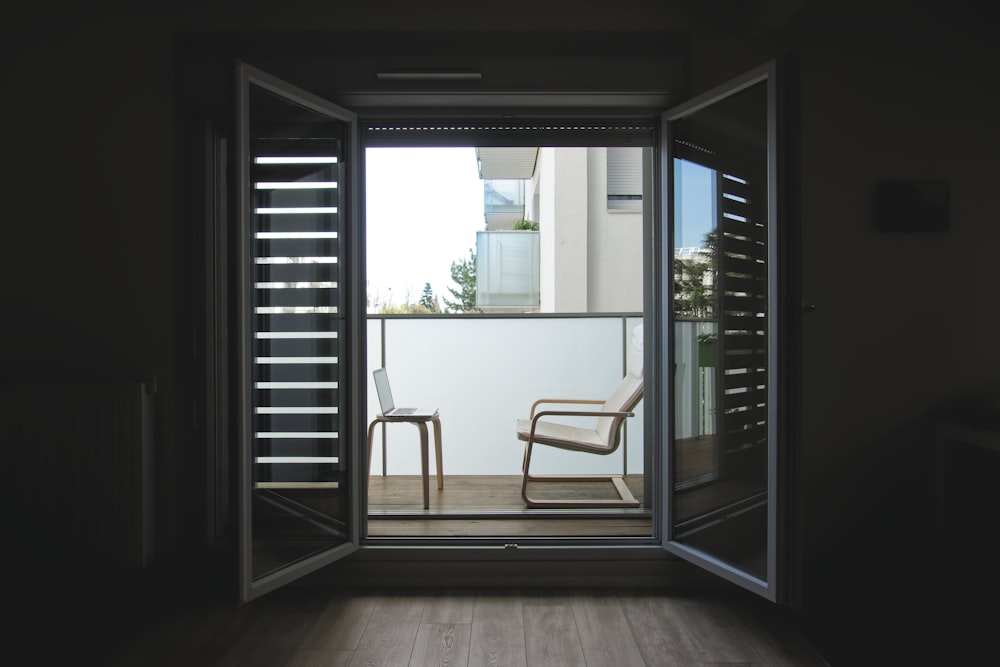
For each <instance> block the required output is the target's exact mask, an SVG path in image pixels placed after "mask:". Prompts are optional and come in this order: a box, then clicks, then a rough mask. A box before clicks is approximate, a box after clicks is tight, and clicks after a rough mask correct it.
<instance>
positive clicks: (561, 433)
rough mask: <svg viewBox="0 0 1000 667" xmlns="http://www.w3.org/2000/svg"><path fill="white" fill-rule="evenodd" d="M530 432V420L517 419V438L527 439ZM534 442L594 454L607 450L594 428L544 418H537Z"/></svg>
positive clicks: (605, 444)
mask: <svg viewBox="0 0 1000 667" xmlns="http://www.w3.org/2000/svg"><path fill="white" fill-rule="evenodd" d="M530 434H531V420H530V419H518V420H517V439H518V440H525V441H527V439H528V436H529V435H530ZM535 442H539V443H544V444H546V445H551V446H553V447H561V448H563V449H573V450H576V451H583V452H594V453H596V454H604V453H607V452H608V445H607V443H605V442H603V441H602V440H601V437H600V436H599V435H598V434H597V431H596V430H594V429H592V428H581V427H579V426H569V425H567V424H557V423H555V422H550V421H545V420H544V419H539V420H538V424H537V425H536V426H535Z"/></svg>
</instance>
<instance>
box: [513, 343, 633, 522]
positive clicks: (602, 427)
mask: <svg viewBox="0 0 1000 667" xmlns="http://www.w3.org/2000/svg"><path fill="white" fill-rule="evenodd" d="M626 356H627V364H626V366H627V372H626V374H625V377H623V378H622V379H621V381H620V382H619V383H618V385H617V386H616V387H615V388H614V390H613V391H612V392H611V394H610V395H609V396H608V397H607V398H601V399H586V398H540V399H538V400H537V401H535V402H534V403H533V404H532V405H531V411H530V412H529V415H528V418H527V419H518V420H517V439H518V440H520V441H523V442H524V443H525V445H524V462H523V464H522V470H523V473H524V474H523V475H522V478H521V498H523V499H524V503H525V505H527V506H528V507H539V508H571V507H638V506H639V501H638V500H636V499H635V496H633V495H632V492H631V491H630V490H629V488H628V486H627V485H626V483H625V479H624V477H623V476H622V475H532V474H531V472H530V467H531V454H532V451H533V450H534V448H535V446H536V445H543V446H547V447H557V448H559V449H566V450H571V451H576V452H587V453H590V454H599V455H603V456H606V455H608V454H611V453H612V452H614V451H616V450H617V449H618V446H619V445H620V444H621V440H622V429H623V427H624V425H625V420H626V419H628V418H629V417H633V416H635V413H633V412H632V410H634V409H635V406H636V405H638V403H639V401H640V400H641V399H642V388H643V379H642V325H641V324H640V325H639V326H637V327H635V328H634V329H633V330H632V334H631V337H630V341H629V347H628V351H627V355H626ZM543 405H564V406H565V405H595V406H599V407H597V408H594V409H589V410H584V409H545V410H539V409H538V408H539V407H540V406H543ZM548 417H560V418H562V417H590V418H595V417H596V421H595V423H594V426H593V428H588V427H583V426H571V425H568V424H565V423H558V422H555V421H552V420H550V419H546V418H548ZM564 421H565V420H564ZM529 482H538V483H545V482H563V483H565V482H588V483H589V482H604V483H608V482H610V483H611V484H613V485H614V488H615V491H616V492H617V497H616V498H613V499H594V498H585V499H584V498H581V499H554V500H546V499H539V498H532V497H531V496H529V495H528V483H529Z"/></svg>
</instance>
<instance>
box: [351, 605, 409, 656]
mask: <svg viewBox="0 0 1000 667" xmlns="http://www.w3.org/2000/svg"><path fill="white" fill-rule="evenodd" d="M423 611H424V596H422V595H385V596H379V598H378V599H377V600H376V602H375V608H374V609H373V610H372V614H371V616H370V617H369V618H368V623H367V624H366V625H365V630H364V632H363V633H362V635H361V639H360V641H359V642H358V648H357V650H356V651H355V653H354V658H353V659H352V660H351V665H383V666H384V667H393V666H400V667H406V666H408V665H409V664H410V655H411V653H412V652H413V645H414V642H415V641H416V638H417V630H418V629H419V627H420V616H421V614H423Z"/></svg>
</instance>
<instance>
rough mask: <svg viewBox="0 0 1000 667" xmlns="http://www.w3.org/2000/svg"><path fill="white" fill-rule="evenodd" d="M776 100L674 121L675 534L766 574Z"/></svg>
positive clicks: (761, 97) (729, 102)
mask: <svg viewBox="0 0 1000 667" xmlns="http://www.w3.org/2000/svg"><path fill="white" fill-rule="evenodd" d="M766 112H767V99H766V83H760V84H757V85H755V86H752V87H750V88H747V89H745V90H743V91H742V92H739V93H736V94H734V95H731V96H730V97H727V98H725V99H723V100H721V101H718V102H716V103H714V104H712V105H710V106H708V107H705V108H703V109H701V110H699V111H696V112H694V113H693V114H692V115H690V116H688V117H686V118H684V119H682V120H679V121H676V122H675V124H674V125H673V128H672V132H673V135H672V138H671V141H672V143H673V146H672V149H673V154H674V162H673V166H674V183H673V187H674V230H673V233H674V234H673V235H674V248H673V255H674V257H673V304H674V334H675V336H674V346H675V347H674V392H675V393H674V415H675V417H674V434H673V437H674V441H673V448H672V456H673V460H672V464H673V465H672V466H671V469H672V470H673V479H672V480H671V488H672V499H673V508H674V511H673V517H674V526H673V531H674V532H673V535H674V540H675V541H677V542H680V543H682V544H686V545H688V546H689V547H691V548H694V549H697V550H699V551H702V552H704V553H706V554H708V555H710V556H713V557H715V558H718V559H720V560H722V561H723V562H726V563H728V564H730V565H733V566H735V567H738V568H739V569H741V570H743V571H745V572H747V573H749V574H751V575H753V576H755V577H757V578H759V579H762V580H766V578H767V569H766V564H767V503H768V496H767V471H768V452H767V449H768V447H767V445H768V435H767V431H768V424H767V408H768V406H767V384H768V373H767V365H768V363H767V362H768V360H767V319H768V310H767V285H768V281H767V275H768V252H767V250H768V249H767V217H768V210H767V124H766V120H767V115H766Z"/></svg>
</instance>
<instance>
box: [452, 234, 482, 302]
mask: <svg viewBox="0 0 1000 667" xmlns="http://www.w3.org/2000/svg"><path fill="white" fill-rule="evenodd" d="M451 279H452V280H453V281H454V282H455V284H456V285H458V289H455V288H454V287H449V288H448V291H449V292H451V295H452V296H453V297H455V300H454V301H452V300H450V299H448V298H447V297H445V298H444V305H445V310H446V311H447V312H449V313H478V312H480V311H479V308H477V307H476V253H474V252H473V251H472V248H469V258H468V259H460V260H457V261H454V262H452V263H451Z"/></svg>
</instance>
